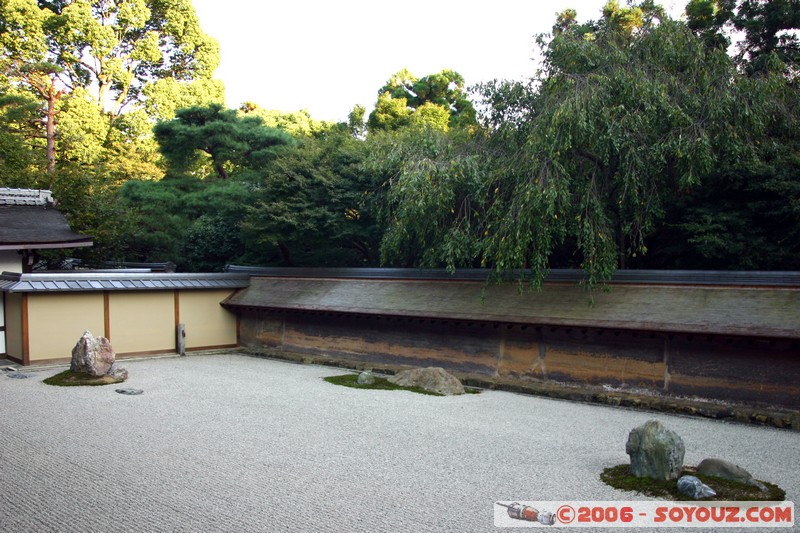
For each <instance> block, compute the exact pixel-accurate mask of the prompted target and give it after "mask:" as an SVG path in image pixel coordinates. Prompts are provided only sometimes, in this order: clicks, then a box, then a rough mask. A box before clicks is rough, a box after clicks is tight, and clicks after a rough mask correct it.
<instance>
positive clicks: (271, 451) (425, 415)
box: [0, 354, 800, 533]
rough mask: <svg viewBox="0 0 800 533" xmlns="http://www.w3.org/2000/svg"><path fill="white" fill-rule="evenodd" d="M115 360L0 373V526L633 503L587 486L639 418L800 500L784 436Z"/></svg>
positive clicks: (175, 363) (201, 524)
mask: <svg viewBox="0 0 800 533" xmlns="http://www.w3.org/2000/svg"><path fill="white" fill-rule="evenodd" d="M121 365H122V366H123V367H124V368H127V369H128V371H129V373H130V379H129V380H128V381H127V382H126V383H125V384H123V385H121V386H114V385H110V386H103V387H51V386H47V385H45V384H43V383H42V382H41V380H42V379H44V378H46V377H48V376H50V375H53V374H55V373H56V372H57V371H58V370H60V369H52V368H51V369H48V370H38V371H31V370H29V369H25V370H24V372H26V373H31V374H33V377H32V378H30V379H8V378H7V377H5V376H3V375H0V531H2V532H9V533H11V532H28V531H31V532H47V531H76V532H94V531H97V532H116V531H120V532H149V531H180V532H189V531H200V532H206V531H209V532H211V531H236V532H243V531H314V532H317V531H320V532H321V531H326V532H327V531H347V532H356V531H364V532H376V531H408V532H418V531H443V532H444V531H446V532H469V531H490V530H494V529H495V528H494V522H493V517H494V505H493V503H494V502H495V501H508V500H517V501H520V500H528V501H531V500H538V501H542V500H595V501H596V500H642V499H647V498H643V497H641V496H638V495H635V494H631V493H626V492H622V491H617V490H615V489H612V488H610V487H608V486H606V485H604V484H603V483H602V482H601V481H600V480H599V478H598V476H599V473H600V472H601V471H602V469H603V468H605V467H608V466H612V465H616V464H619V463H624V462H627V461H628V456H627V455H626V454H625V441H626V439H627V436H628V433H629V431H630V430H631V429H632V428H634V427H636V426H638V425H640V424H642V423H644V422H645V421H647V420H649V419H658V420H661V421H662V422H663V423H664V424H665V425H666V426H667V428H669V429H672V430H674V431H676V432H677V433H678V434H679V435H681V436H682V438H683V440H684V443H685V445H686V459H685V462H686V464H697V463H698V462H700V461H701V460H702V459H704V458H706V457H720V458H724V459H728V460H730V461H733V462H735V463H737V464H739V465H741V466H743V467H744V468H746V469H747V470H749V471H750V472H751V473H752V474H753V475H754V476H755V477H756V478H758V479H764V480H769V481H772V482H774V483H777V484H778V485H780V486H781V487H783V488H784V489H785V490H786V492H787V499H788V500H792V501H795V502H798V501H799V500H800V498H799V497H800V468H799V466H800V433H797V432H791V431H788V430H778V429H772V428H765V427H753V426H746V425H739V424H732V423H723V422H718V421H712V420H705V419H699V418H689V417H680V416H670V415H665V414H660V413H647V412H641V411H634V410H628V409H621V408H613V407H607V406H597V405H585V404H579V403H571V402H567V401H559V400H550V399H544V398H537V397H532V396H524V395H519V394H512V393H507V392H498V391H485V392H483V393H482V394H479V395H465V396H458V397H433V396H423V395H419V394H413V393H409V392H398V391H362V390H355V389H349V388H345V387H338V386H335V385H331V384H328V383H326V382H325V381H323V380H322V378H323V377H324V376H330V375H336V374H341V373H343V371H341V370H338V369H335V368H328V367H320V366H304V365H297V364H292V363H287V362H282V361H274V360H268V359H260V358H254V357H248V356H244V355H239V354H217V355H194V356H188V357H173V358H160V359H144V360H127V361H125V360H123V361H121ZM120 387H125V388H136V389H142V390H143V391H144V392H143V394H141V395H138V396H128V395H122V394H118V393H116V392H115V388H120ZM590 531H599V530H598V529H594V530H590ZM613 531H631V530H630V529H626V530H621V529H615V530H613ZM672 531H675V529H673V530H672ZM693 531H699V530H693ZM757 531H764V529H759V530H757ZM783 531H786V530H785V529H784V530H783Z"/></svg>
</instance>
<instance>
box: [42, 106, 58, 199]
mask: <svg viewBox="0 0 800 533" xmlns="http://www.w3.org/2000/svg"><path fill="white" fill-rule="evenodd" d="M56 102H57V100H56V98H54V97H53V96H52V94H51V96H50V97H49V98H48V99H47V114H46V115H45V138H46V139H47V175H48V176H52V175H53V174H54V173H55V171H56ZM52 185H53V184H52V182H51V183H50V186H51V187H52Z"/></svg>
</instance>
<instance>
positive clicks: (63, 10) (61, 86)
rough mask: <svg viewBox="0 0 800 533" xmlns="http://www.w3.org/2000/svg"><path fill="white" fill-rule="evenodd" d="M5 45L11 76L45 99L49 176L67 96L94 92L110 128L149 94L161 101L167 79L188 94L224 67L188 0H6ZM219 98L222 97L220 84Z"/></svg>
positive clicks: (1, 36)
mask: <svg viewBox="0 0 800 533" xmlns="http://www.w3.org/2000/svg"><path fill="white" fill-rule="evenodd" d="M0 45H2V55H1V56H0V67H2V69H3V71H4V73H5V74H6V76H8V78H9V79H10V80H13V82H14V84H15V85H16V86H17V87H19V88H21V89H25V90H28V91H29V92H30V93H31V94H34V95H35V96H36V97H37V98H38V99H39V100H40V101H41V102H42V108H41V115H42V123H43V125H44V134H43V137H44V138H45V140H46V153H47V161H48V164H47V170H48V173H50V174H52V173H54V171H55V167H56V148H57V147H56V144H57V123H58V121H57V116H58V114H59V112H60V109H59V105H60V102H61V101H62V99H63V98H64V97H66V95H68V94H71V93H72V92H73V91H75V90H77V89H82V90H84V91H87V92H92V93H93V97H94V100H95V104H96V105H97V107H98V108H99V109H101V110H102V112H103V113H104V114H105V115H106V116H107V118H108V122H109V123H112V122H113V121H114V119H115V118H117V117H119V116H120V115H121V114H122V112H123V110H131V109H133V108H135V107H137V106H138V105H140V104H141V103H142V101H143V99H144V98H145V97H146V96H148V97H149V98H150V99H157V98H155V96H156V94H157V93H158V87H160V86H163V85H164V84H169V82H167V81H165V80H168V79H171V80H174V81H176V82H178V83H179V84H180V87H182V88H183V89H184V90H186V91H187V92H191V91H192V90H193V88H192V82H193V81H194V80H202V79H210V77H211V75H212V73H213V71H214V70H215V69H216V67H217V65H218V63H219V46H218V44H217V43H216V41H215V40H213V39H211V38H209V37H208V36H206V35H205V34H204V33H203V32H202V31H201V29H200V26H199V23H198V20H197V16H196V15H195V13H194V9H193V8H192V6H191V1H190V0H116V1H112V0H71V1H70V0H62V1H56V2H39V3H37V2H36V1H35V0H2V1H0ZM171 87H172V88H173V89H174V88H175V86H174V85H172V86H171ZM212 92H214V91H212ZM215 93H216V94H215V95H214V96H215V97H218V98H219V97H221V86H220V85H217V90H216V91H215ZM162 113H167V114H168V112H167V111H163V110H162Z"/></svg>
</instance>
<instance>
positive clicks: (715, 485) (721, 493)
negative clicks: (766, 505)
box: [600, 464, 786, 501]
mask: <svg viewBox="0 0 800 533" xmlns="http://www.w3.org/2000/svg"><path fill="white" fill-rule="evenodd" d="M681 475H690V476H695V477H697V478H698V479H700V481H702V482H703V483H705V484H706V485H708V486H709V487H711V488H712V489H714V491H715V492H716V493H717V495H716V496H715V497H713V498H705V499H704V501H705V500H708V501H783V500H785V499H786V492H785V491H784V490H783V489H781V488H780V487H778V486H777V485H774V484H772V483H767V482H765V481H762V482H761V483H763V484H764V486H766V488H767V490H766V491H762V490H761V489H759V488H758V487H754V486H753V485H746V484H744V483H738V482H736V481H731V480H729V479H723V478H718V477H713V476H703V475H699V474H698V473H697V470H696V469H695V468H692V467H685V468H684V469H683V470H682V471H681ZM600 480H601V481H603V483H605V484H606V485H610V486H612V487H614V488H615V489H620V490H628V491H633V492H638V493H640V494H645V495H647V496H652V497H654V498H661V499H665V500H678V501H692V498H690V497H688V496H686V495H685V494H683V493H681V492H679V491H678V486H677V483H676V481H675V480H672V481H663V480H658V479H650V478H646V477H636V476H634V475H633V474H631V466H630V465H629V464H621V465H617V466H612V467H610V468H606V469H605V470H603V473H602V474H600Z"/></svg>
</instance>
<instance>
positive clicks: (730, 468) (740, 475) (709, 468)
mask: <svg viewBox="0 0 800 533" xmlns="http://www.w3.org/2000/svg"><path fill="white" fill-rule="evenodd" d="M697 473H698V474H703V475H704V476H714V477H721V478H723V479H729V480H731V481H738V482H739V483H744V484H745V485H753V486H755V487H759V488H760V489H762V490H764V489H765V487H764V484H763V483H760V482H759V481H757V480H756V479H754V478H753V476H752V475H751V474H750V472H748V471H747V470H745V469H744V468H742V467H741V466H739V465H735V464H733V463H731V462H730V461H725V460H724V459H703V460H702V461H700V464H699V465H697Z"/></svg>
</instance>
